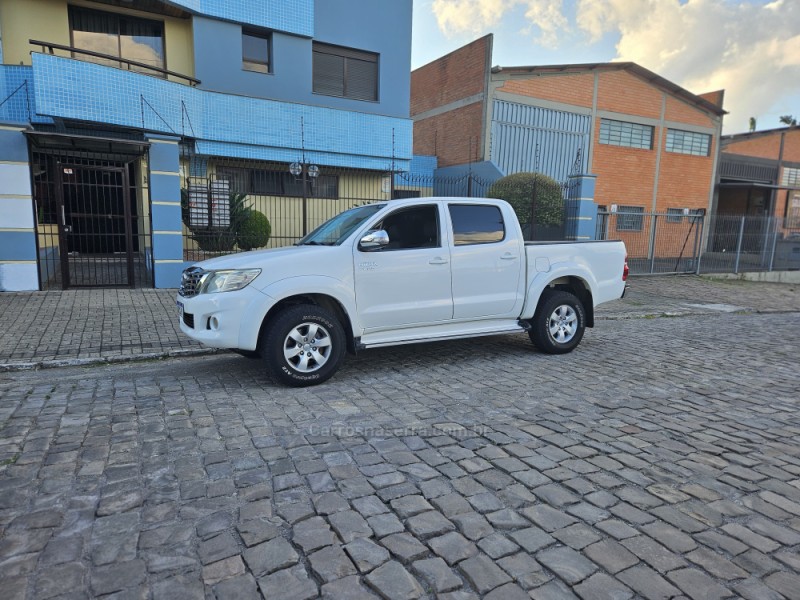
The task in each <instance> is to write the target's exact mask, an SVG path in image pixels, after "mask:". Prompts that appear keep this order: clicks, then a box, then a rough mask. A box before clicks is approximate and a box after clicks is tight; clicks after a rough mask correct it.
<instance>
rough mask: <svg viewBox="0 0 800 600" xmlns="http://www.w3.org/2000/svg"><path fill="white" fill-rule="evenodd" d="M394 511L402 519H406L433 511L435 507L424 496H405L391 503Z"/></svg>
mask: <svg viewBox="0 0 800 600" xmlns="http://www.w3.org/2000/svg"><path fill="white" fill-rule="evenodd" d="M390 504H391V506H392V509H393V510H394V512H395V513H397V515H398V516H399V517H400V518H401V519H406V518H408V517H413V516H414V515H418V514H420V513H423V512H426V511H429V510H433V506H431V504H430V503H429V502H428V501H427V500H426V499H425V498H423V497H422V496H416V495H415V496H403V497H402V498H397V499H395V500H392V501H391V502H390Z"/></svg>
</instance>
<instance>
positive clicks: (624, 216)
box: [596, 207, 705, 275]
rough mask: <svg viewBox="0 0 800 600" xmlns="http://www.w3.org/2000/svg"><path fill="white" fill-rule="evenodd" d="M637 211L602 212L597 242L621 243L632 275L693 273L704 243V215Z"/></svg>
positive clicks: (598, 221)
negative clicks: (626, 253) (626, 254)
mask: <svg viewBox="0 0 800 600" xmlns="http://www.w3.org/2000/svg"><path fill="white" fill-rule="evenodd" d="M637 208H638V207H621V208H620V209H619V210H613V211H607V210H601V211H599V212H598V214H597V235H596V239H598V240H622V241H624V242H625V247H626V248H627V250H628V265H629V266H630V269H631V273H632V274H634V275H651V274H665V273H695V272H696V271H697V267H698V260H699V258H700V252H701V246H702V241H703V227H704V221H705V211H703V210H702V209H701V210H683V209H679V210H671V211H668V212H666V213H645V212H644V210H636V209H637Z"/></svg>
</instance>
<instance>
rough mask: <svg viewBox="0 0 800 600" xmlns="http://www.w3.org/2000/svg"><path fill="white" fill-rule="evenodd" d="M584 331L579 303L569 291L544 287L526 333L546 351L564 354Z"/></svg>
mask: <svg viewBox="0 0 800 600" xmlns="http://www.w3.org/2000/svg"><path fill="white" fill-rule="evenodd" d="M585 330H586V313H585V311H584V310H583V304H581V301H580V300H578V298H577V297H576V296H575V295H574V294H570V293H569V292H562V291H555V290H548V291H545V292H544V295H543V298H542V303H541V304H540V305H539V308H538V309H537V310H536V314H535V315H534V316H533V319H531V329H530V331H529V332H528V335H529V336H530V338H531V341H532V342H533V344H534V345H535V346H536V347H537V348H538V349H539V350H541V351H542V352H545V353H547V354H566V353H567V352H571V351H572V350H574V349H575V347H576V346H577V345H578V344H580V342H581V339H582V338H583V333H584V331H585Z"/></svg>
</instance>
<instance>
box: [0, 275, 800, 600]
mask: <svg viewBox="0 0 800 600" xmlns="http://www.w3.org/2000/svg"><path fill="white" fill-rule="evenodd" d="M647 285H650V284H647ZM781 293H783V292H781ZM709 300H714V298H710V297H709ZM611 308H614V307H611ZM612 312H613V311H612ZM798 334H800V312H796V311H795V312H791V311H787V312H772V313H769V314H759V313H756V312H749V313H743V312H736V311H734V312H725V310H722V309H719V310H717V312H713V311H711V312H708V314H699V315H698V314H692V315H689V316H682V317H676V318H666V317H664V318H652V319H644V318H640V319H618V320H613V321H612V320H603V321H600V322H598V327H596V328H595V329H593V330H590V331H589V332H587V335H586V337H585V338H584V341H583V343H582V344H581V346H580V347H579V348H578V349H577V350H576V351H575V352H573V353H571V354H569V355H565V356H546V355H543V354H539V353H538V352H536V351H535V350H534V349H533V347H532V345H531V344H530V343H529V342H528V341H527V338H526V337H525V336H501V337H497V338H486V339H479V340H469V341H464V342H451V343H435V344H427V345H419V346H408V347H400V348H395V349H383V350H373V351H368V352H365V353H363V354H361V355H359V356H358V357H356V358H353V357H348V360H347V361H346V363H345V366H344V368H343V369H342V371H341V372H340V373H339V374H338V375H337V376H336V377H335V378H334V379H333V380H331V381H330V382H328V383H327V384H324V385H322V386H319V387H315V388H308V389H300V390H289V389H286V388H281V387H278V386H276V385H275V384H274V383H273V382H272V381H271V380H269V379H268V378H267V377H266V375H264V374H263V370H262V368H261V366H260V364H259V362H258V361H252V360H248V359H245V358H241V357H235V356H233V355H231V354H216V355H211V356H204V357H191V358H179V359H170V360H166V361H158V362H139V363H128V364H122V365H110V366H109V365H106V366H96V367H92V368H62V369H49V370H44V371H38V372H32V371H27V372H7V373H0V398H2V400H0V423H2V436H1V437H0V461H2V465H3V467H2V472H0V590H2V594H1V595H2V596H3V598H5V599H7V600H18V599H31V598H56V597H59V598H84V597H108V598H156V599H169V600H172V599H181V598H197V599H203V598H208V599H211V598H218V599H223V598H235V599H247V598H260V597H264V598H268V599H270V600H272V599H281V598H286V599H292V600H294V599H304V598H315V597H317V596H322V597H325V598H346V599H358V598H371V597H376V596H380V597H383V598H434V597H437V598H443V599H445V598H448V599H453V600H456V599H467V598H475V597H485V598H490V599H511V600H513V599H515V598H534V599H546V598H572V597H575V596H578V597H580V598H583V599H584V600H589V599H595V598H614V599H623V598H630V597H643V598H671V597H681V596H685V597H691V598H693V599H696V600H706V599H711V598H726V597H733V596H736V597H743V598H747V599H755V598H764V599H771V598H781V597H786V598H795V599H796V598H800V556H799V555H798V549H800V446H799V445H798V439H799V436H800V413H799V412H798V403H799V402H800V375H799V374H798V358H797V357H798V352H799V351H800V341H799V340H800V336H799V335H798Z"/></svg>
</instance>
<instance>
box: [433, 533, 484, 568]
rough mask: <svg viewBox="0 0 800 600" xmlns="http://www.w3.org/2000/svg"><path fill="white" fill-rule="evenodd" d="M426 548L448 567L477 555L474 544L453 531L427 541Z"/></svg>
mask: <svg viewBox="0 0 800 600" xmlns="http://www.w3.org/2000/svg"><path fill="white" fill-rule="evenodd" d="M428 546H430V548H431V550H433V551H434V552H435V553H436V554H438V555H439V556H441V557H442V558H443V559H444V560H446V561H447V563H448V564H449V565H454V564H456V563H458V562H459V561H462V560H464V559H466V558H470V557H471V556H475V555H476V554H478V548H477V547H476V546H475V544H473V543H472V542H471V541H469V540H468V539H466V538H465V537H464V536H462V535H461V534H459V533H456V532H454V531H453V532H450V533H446V534H445V535H442V536H439V537H435V538H432V539H430V540H428Z"/></svg>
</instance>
